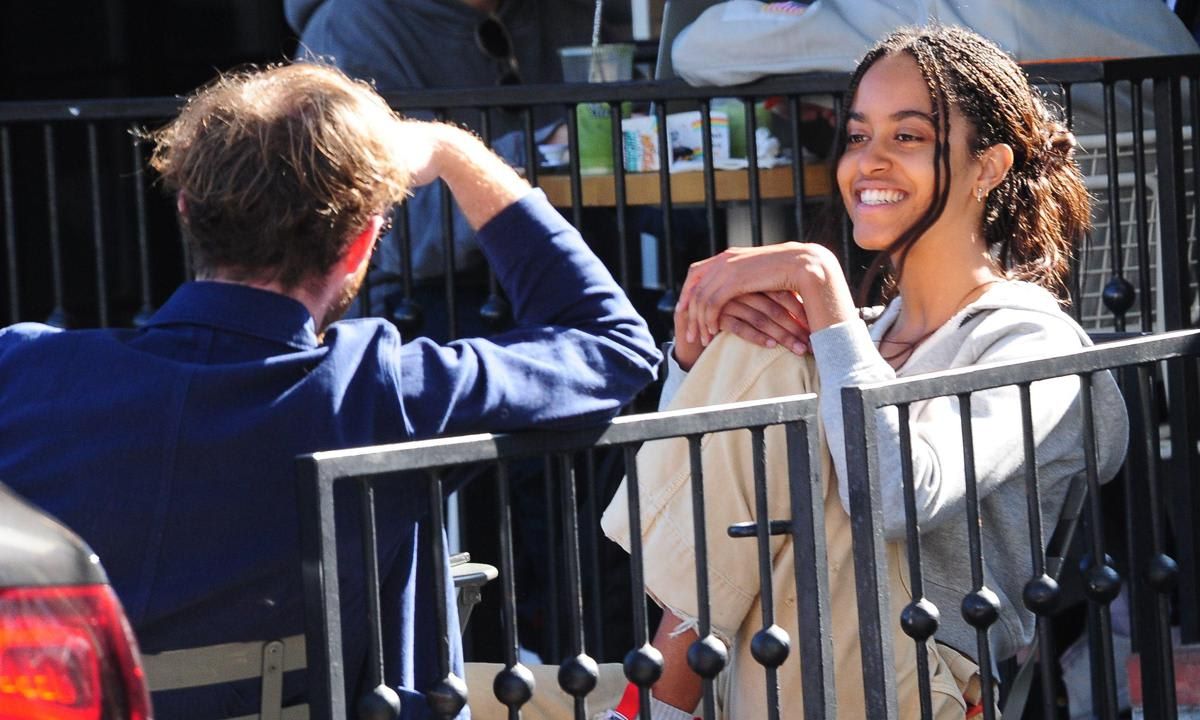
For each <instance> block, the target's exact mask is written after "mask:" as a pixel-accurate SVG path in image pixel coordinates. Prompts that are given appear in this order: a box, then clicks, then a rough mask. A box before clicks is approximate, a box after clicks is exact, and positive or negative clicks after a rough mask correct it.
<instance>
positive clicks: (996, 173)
mask: <svg viewBox="0 0 1200 720" xmlns="http://www.w3.org/2000/svg"><path fill="white" fill-rule="evenodd" d="M979 166H980V167H979V184H978V185H977V187H981V188H983V190H984V192H990V191H991V190H992V188H994V187H996V186H997V185H999V184H1000V183H1002V182H1004V178H1005V176H1007V175H1008V171H1009V170H1011V169H1012V166H1013V149H1012V146H1011V145H1009V144H1008V143H996V144H995V145H992V146H991V147H988V148H987V149H985V150H984V151H983V153H982V154H981V155H980V156H979Z"/></svg>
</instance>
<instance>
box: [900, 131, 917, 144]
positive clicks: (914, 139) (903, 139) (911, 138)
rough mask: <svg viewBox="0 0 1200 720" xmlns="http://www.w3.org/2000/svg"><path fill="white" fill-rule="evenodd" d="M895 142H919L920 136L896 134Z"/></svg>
mask: <svg viewBox="0 0 1200 720" xmlns="http://www.w3.org/2000/svg"><path fill="white" fill-rule="evenodd" d="M896 140H897V141H899V142H902V143H911V142H920V141H921V136H919V135H913V134H912V133H896Z"/></svg>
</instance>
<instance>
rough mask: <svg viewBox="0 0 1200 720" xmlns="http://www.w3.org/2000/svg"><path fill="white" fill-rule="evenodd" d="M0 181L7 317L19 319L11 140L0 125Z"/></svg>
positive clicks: (18, 274) (5, 126)
mask: <svg viewBox="0 0 1200 720" xmlns="http://www.w3.org/2000/svg"><path fill="white" fill-rule="evenodd" d="M0 181H2V182H3V183H4V247H5V250H6V254H7V255H8V319H9V322H10V323H16V322H19V321H20V320H21V292H20V285H19V279H20V272H19V271H18V268H17V221H16V204H15V203H14V202H13V172H12V141H11V139H10V138H9V133H8V126H7V125H0Z"/></svg>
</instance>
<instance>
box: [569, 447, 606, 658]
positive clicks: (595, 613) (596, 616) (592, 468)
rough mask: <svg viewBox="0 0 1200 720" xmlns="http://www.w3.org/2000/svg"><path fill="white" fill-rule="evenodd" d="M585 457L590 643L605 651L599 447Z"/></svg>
mask: <svg viewBox="0 0 1200 720" xmlns="http://www.w3.org/2000/svg"><path fill="white" fill-rule="evenodd" d="M583 461H584V474H583V483H584V486H585V487H586V488H587V494H588V501H587V502H585V503H583V504H582V505H580V506H579V509H578V510H577V511H576V512H578V513H580V514H581V515H582V516H583V518H582V519H583V526H584V527H583V530H584V532H586V533H587V537H589V538H591V540H590V541H589V542H588V544H587V563H588V587H589V591H588V593H587V595H586V597H588V598H590V600H591V602H589V603H588V609H589V610H590V612H589V613H588V619H589V621H590V622H591V625H592V639H591V643H590V646H591V647H592V648H593V651H594V652H595V654H597V655H603V653H604V605H605V592H604V585H603V583H602V582H601V579H602V577H603V576H602V574H601V572H600V547H599V546H600V542H601V537H602V534H601V532H600V519H599V517H597V513H599V512H600V507H599V506H600V495H599V486H598V484H597V482H596V451H595V450H594V449H592V448H588V449H587V450H585V451H584V452H583ZM585 510H586V512H585Z"/></svg>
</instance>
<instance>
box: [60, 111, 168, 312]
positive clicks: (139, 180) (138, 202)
mask: <svg viewBox="0 0 1200 720" xmlns="http://www.w3.org/2000/svg"><path fill="white" fill-rule="evenodd" d="M47 129H49V126H47ZM137 133H138V130H137V125H134V126H132V127H131V128H130V133H129V136H130V137H131V138H132V143H131V144H132V145H133V199H134V206H135V209H136V211H137V239H138V271H139V272H138V275H139V277H138V280H139V290H141V296H142V297H141V300H142V306H141V307H140V308H138V312H137V315H135V316H134V318H133V324H134V325H135V326H137V327H141V326H142V325H145V324H146V323H147V322H149V321H150V316H151V315H153V314H154V302H153V300H152V299H151V295H150V234H149V232H148V231H147V229H146V183H145V180H146V177H145V172H144V171H143V166H144V162H143V158H142V143H141V140H140V139H139V138H138V134H137Z"/></svg>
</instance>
